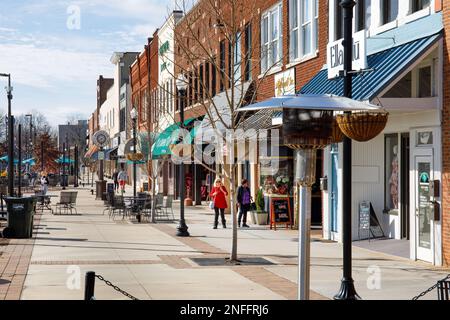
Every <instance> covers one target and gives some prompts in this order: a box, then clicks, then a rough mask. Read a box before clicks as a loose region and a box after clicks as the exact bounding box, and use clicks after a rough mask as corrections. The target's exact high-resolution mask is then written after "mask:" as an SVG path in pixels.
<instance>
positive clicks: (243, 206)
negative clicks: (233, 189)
mask: <svg viewBox="0 0 450 320" xmlns="http://www.w3.org/2000/svg"><path fill="white" fill-rule="evenodd" d="M251 203H252V196H251V193H250V188H249V186H248V180H247V179H244V180H242V183H241V185H240V186H239V188H238V189H237V204H238V208H239V217H238V226H239V228H240V227H241V221H242V222H243V224H242V227H243V228H250V227H249V226H248V225H247V212H248V211H249V210H250V204H251Z"/></svg>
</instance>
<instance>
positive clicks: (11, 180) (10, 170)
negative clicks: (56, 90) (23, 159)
mask: <svg viewBox="0 0 450 320" xmlns="http://www.w3.org/2000/svg"><path fill="white" fill-rule="evenodd" d="M7 94H8V140H9V143H8V158H9V162H8V193H9V195H10V196H11V197H12V196H13V195H14V125H13V117H12V114H11V100H12V98H13V95H12V88H11V75H10V74H9V75H8V90H7Z"/></svg>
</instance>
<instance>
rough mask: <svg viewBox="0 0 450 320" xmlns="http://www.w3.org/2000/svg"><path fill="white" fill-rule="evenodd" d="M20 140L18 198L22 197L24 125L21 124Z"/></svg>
mask: <svg viewBox="0 0 450 320" xmlns="http://www.w3.org/2000/svg"><path fill="white" fill-rule="evenodd" d="M18 138H19V141H18V142H17V143H18V146H19V150H18V151H19V154H18V156H19V162H18V163H17V174H18V178H19V179H18V184H19V185H18V191H17V196H18V197H19V198H20V197H22V172H21V171H22V125H21V124H19V132H18Z"/></svg>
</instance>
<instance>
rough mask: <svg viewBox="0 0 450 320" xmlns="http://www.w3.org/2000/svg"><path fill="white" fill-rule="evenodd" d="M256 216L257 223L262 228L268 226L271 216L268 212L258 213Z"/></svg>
mask: <svg viewBox="0 0 450 320" xmlns="http://www.w3.org/2000/svg"><path fill="white" fill-rule="evenodd" d="M255 216H256V223H257V224H258V225H260V226H262V225H266V224H267V218H268V217H269V214H268V213H267V212H257V213H256V214H255Z"/></svg>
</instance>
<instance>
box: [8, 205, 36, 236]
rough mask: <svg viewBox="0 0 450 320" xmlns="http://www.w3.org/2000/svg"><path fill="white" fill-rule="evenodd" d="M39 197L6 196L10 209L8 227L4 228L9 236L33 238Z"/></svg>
mask: <svg viewBox="0 0 450 320" xmlns="http://www.w3.org/2000/svg"><path fill="white" fill-rule="evenodd" d="M36 200H37V198H35V197H26V198H13V197H8V198H5V201H6V207H7V211H8V227H7V228H5V230H3V235H4V236H5V237H7V238H31V237H32V236H33V218H34V212H35V205H36Z"/></svg>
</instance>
